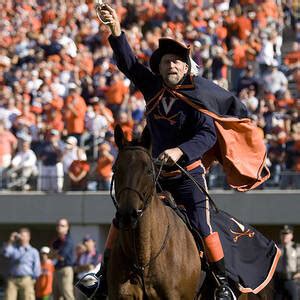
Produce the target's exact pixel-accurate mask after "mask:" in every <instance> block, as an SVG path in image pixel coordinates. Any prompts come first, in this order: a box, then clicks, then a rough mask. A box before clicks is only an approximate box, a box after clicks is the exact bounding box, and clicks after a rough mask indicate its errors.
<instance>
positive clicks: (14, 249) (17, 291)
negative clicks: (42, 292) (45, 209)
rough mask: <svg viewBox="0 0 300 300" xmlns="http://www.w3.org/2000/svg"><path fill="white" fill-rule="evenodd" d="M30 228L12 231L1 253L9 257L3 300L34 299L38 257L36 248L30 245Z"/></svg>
mask: <svg viewBox="0 0 300 300" xmlns="http://www.w3.org/2000/svg"><path fill="white" fill-rule="evenodd" d="M30 238H31V236H30V230H29V229H28V228H25V227H24V228H20V230H19V232H13V233H11V235H10V238H9V240H8V241H7V243H6V244H5V245H4V247H3V249H2V253H3V255H4V257H6V258H8V259H9V263H10V266H9V271H8V274H7V275H8V278H7V285H6V289H5V300H17V299H20V300H34V299H35V292H34V284H35V280H36V279H37V278H38V277H39V276H40V272H41V266H40V257H39V252H38V251H37V249H35V248H34V247H32V246H31V245H30Z"/></svg>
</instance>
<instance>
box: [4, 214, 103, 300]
mask: <svg viewBox="0 0 300 300" xmlns="http://www.w3.org/2000/svg"><path fill="white" fill-rule="evenodd" d="M56 233H57V236H56V237H55V239H54V240H53V242H50V243H49V245H45V246H43V247H41V248H40V249H39V250H37V249H36V248H35V247H33V246H32V245H31V232H30V230H29V229H28V228H25V227H23V228H20V229H19V231H16V232H12V233H11V234H10V237H9V239H8V241H7V242H5V243H4V244H3V246H2V248H1V249H0V250H1V251H0V255H2V256H3V257H4V258H6V259H7V262H8V270H7V273H6V276H5V282H6V285H5V295H4V299H5V300H17V299H19V300H35V299H37V300H39V299H41V300H48V299H54V300H58V299H66V300H74V299H78V300H80V299H82V300H84V299H87V298H86V297H85V296H84V295H82V294H81V293H80V292H79V291H78V290H77V289H74V283H75V282H77V281H78V280H79V279H81V278H82V277H83V276H84V275H86V274H87V273H89V272H95V271H97V270H98V269H99V268H100V264H101V260H102V255H101V253H99V252H98V251H97V249H96V241H95V238H94V237H93V236H91V235H90V234H86V235H85V236H84V237H83V239H82V242H80V243H78V244H77V245H75V244H74V242H73V238H72V235H71V233H70V224H69V221H68V220H67V219H65V218H61V219H59V220H58V222H57V224H56Z"/></svg>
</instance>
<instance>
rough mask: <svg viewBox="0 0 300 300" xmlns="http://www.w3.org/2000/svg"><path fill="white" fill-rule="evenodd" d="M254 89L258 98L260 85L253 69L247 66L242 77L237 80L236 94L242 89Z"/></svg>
mask: <svg viewBox="0 0 300 300" xmlns="http://www.w3.org/2000/svg"><path fill="white" fill-rule="evenodd" d="M245 88H254V90H255V96H260V95H261V93H259V91H260V84H259V80H258V78H257V76H255V74H254V69H253V66H252V65H250V64H249V65H247V67H246V70H245V73H244V75H242V76H241V77H240V78H239V80H238V88H237V93H238V94H239V93H240V91H241V90H242V89H245Z"/></svg>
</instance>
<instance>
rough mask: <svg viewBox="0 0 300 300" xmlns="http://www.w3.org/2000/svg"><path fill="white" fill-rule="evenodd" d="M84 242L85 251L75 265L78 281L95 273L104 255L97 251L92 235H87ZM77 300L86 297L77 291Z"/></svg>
mask: <svg viewBox="0 0 300 300" xmlns="http://www.w3.org/2000/svg"><path fill="white" fill-rule="evenodd" d="M82 242H83V244H84V246H85V251H84V252H83V253H82V254H81V255H80V256H79V258H78V261H77V263H76V265H75V272H76V273H77V279H78V280H79V279H81V278H82V277H83V276H84V275H85V274H87V273H89V272H91V271H94V272H95V269H96V267H99V264H100V263H101V259H102V255H101V254H100V253H99V252H98V251H97V250H96V243H95V240H94V238H93V237H92V236H91V235H86V236H85V237H84V238H83V241H82ZM76 299H86V297H85V296H84V295H83V294H81V293H80V292H79V291H78V290H77V289H76Z"/></svg>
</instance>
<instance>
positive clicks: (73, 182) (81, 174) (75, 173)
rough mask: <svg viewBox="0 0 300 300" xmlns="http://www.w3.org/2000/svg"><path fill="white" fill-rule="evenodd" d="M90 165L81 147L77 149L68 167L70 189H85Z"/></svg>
mask: <svg viewBox="0 0 300 300" xmlns="http://www.w3.org/2000/svg"><path fill="white" fill-rule="evenodd" d="M89 171H90V165H89V163H88V162H87V157H86V154H85V152H84V150H83V149H82V148H78V149H77V159H75V160H73V162H72V163H71V165H70V167H69V171H68V175H69V179H70V189H71V191H86V190H87V178H88V174H89Z"/></svg>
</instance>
